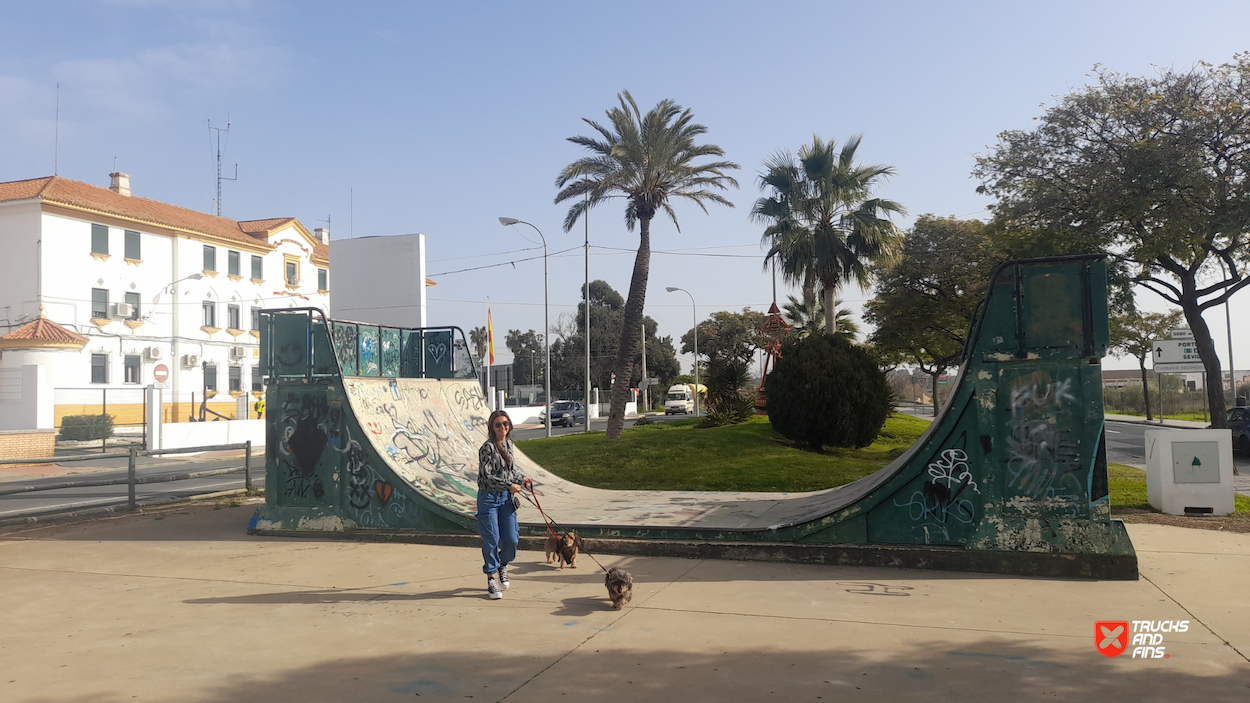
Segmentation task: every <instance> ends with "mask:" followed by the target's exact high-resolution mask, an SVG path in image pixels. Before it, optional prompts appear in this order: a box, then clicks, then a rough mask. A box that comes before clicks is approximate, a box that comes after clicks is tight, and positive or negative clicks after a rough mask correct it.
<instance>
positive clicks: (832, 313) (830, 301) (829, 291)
mask: <svg viewBox="0 0 1250 703" xmlns="http://www.w3.org/2000/svg"><path fill="white" fill-rule="evenodd" d="M822 293H824V296H825V331H826V332H828V333H829V334H833V333H834V332H837V331H838V329H837V328H838V323H837V315H838V311H837V309H836V308H837V305H836V304H835V302H834V301H835V300H837V297H838V289H837V288H836V287H834V286H825V288H824V290H823V291H822Z"/></svg>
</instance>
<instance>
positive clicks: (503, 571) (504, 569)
mask: <svg viewBox="0 0 1250 703" xmlns="http://www.w3.org/2000/svg"><path fill="white" fill-rule="evenodd" d="M508 585H509V584H508V565H507V564H504V565H503V566H501V567H499V587H500V588H502V589H503V590H505V591H506V590H508Z"/></svg>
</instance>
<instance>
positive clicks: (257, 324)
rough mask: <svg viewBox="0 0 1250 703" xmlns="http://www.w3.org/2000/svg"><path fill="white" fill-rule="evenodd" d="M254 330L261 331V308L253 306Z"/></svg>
mask: <svg viewBox="0 0 1250 703" xmlns="http://www.w3.org/2000/svg"><path fill="white" fill-rule="evenodd" d="M252 331H253V332H259V331H260V308H252Z"/></svg>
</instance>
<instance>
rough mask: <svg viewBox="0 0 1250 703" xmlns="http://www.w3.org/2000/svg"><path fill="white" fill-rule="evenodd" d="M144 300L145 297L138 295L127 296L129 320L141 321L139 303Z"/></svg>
mask: <svg viewBox="0 0 1250 703" xmlns="http://www.w3.org/2000/svg"><path fill="white" fill-rule="evenodd" d="M142 299H143V297H142V296H140V295H139V294H138V293H127V294H126V304H127V305H129V306H130V317H129V318H127V319H130V320H138V319H139V301H140V300H142Z"/></svg>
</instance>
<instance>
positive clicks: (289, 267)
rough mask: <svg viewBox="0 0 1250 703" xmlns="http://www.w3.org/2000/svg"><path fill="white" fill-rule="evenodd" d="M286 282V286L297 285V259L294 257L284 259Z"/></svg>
mask: <svg viewBox="0 0 1250 703" xmlns="http://www.w3.org/2000/svg"><path fill="white" fill-rule="evenodd" d="M286 284H287V285H288V286H298V285H299V261H297V260H295V259H287V260H286Z"/></svg>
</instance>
